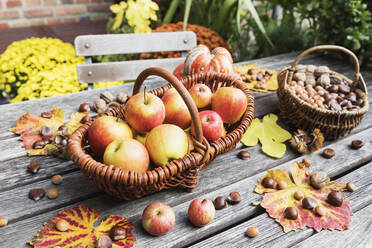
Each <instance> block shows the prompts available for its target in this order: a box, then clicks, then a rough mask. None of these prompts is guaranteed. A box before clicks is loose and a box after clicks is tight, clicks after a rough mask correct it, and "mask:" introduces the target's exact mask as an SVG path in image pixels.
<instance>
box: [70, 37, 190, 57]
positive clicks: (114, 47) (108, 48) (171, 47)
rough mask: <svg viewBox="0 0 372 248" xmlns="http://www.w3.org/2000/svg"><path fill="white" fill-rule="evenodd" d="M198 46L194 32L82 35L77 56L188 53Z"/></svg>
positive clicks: (76, 46) (77, 44) (76, 44)
mask: <svg viewBox="0 0 372 248" xmlns="http://www.w3.org/2000/svg"><path fill="white" fill-rule="evenodd" d="M195 45H196V35H195V33H194V32H190V31H186V32H159V33H149V34H105V35H81V36H78V37H76V39H75V50H76V55H77V56H94V55H107V54H129V53H142V52H161V51H186V50H190V49H191V48H193V47H194V46H195Z"/></svg>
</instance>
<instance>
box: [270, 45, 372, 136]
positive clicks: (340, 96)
mask: <svg viewBox="0 0 372 248" xmlns="http://www.w3.org/2000/svg"><path fill="white" fill-rule="evenodd" d="M317 50H337V51H341V52H344V53H346V54H347V55H349V56H350V57H351V58H352V61H353V63H354V66H355V73H354V80H350V79H348V78H347V77H345V76H343V75H342V74H339V73H337V72H334V71H331V70H330V69H329V68H328V67H327V66H315V65H301V64H298V63H299V61H300V60H301V59H302V58H303V57H304V56H305V55H307V54H309V53H311V52H314V51H317ZM278 83H279V88H278V91H277V94H278V98H279V102H278V104H279V110H280V115H281V116H282V118H283V119H284V121H285V122H286V123H287V124H289V125H292V126H294V127H295V128H299V129H303V130H306V131H309V132H310V131H312V130H313V129H314V128H319V129H320V130H321V131H322V133H323V134H324V137H325V138H326V139H327V140H334V139H337V138H339V137H342V136H344V135H345V134H347V133H349V132H350V131H351V130H352V129H353V128H354V127H356V126H357V125H359V123H360V122H361V120H362V118H363V116H364V114H365V113H367V111H368V108H369V102H368V92H367V87H366V84H365V82H364V80H363V77H362V75H361V74H360V72H359V62H358V59H357V57H356V56H355V55H354V53H352V52H351V51H349V50H348V49H346V48H343V47H340V46H333V45H325V46H316V47H312V48H310V49H308V50H306V51H304V52H303V53H301V54H300V55H299V56H298V57H297V58H296V60H295V61H294V62H293V64H292V65H291V66H290V67H287V68H284V69H282V70H281V71H280V72H279V74H278Z"/></svg>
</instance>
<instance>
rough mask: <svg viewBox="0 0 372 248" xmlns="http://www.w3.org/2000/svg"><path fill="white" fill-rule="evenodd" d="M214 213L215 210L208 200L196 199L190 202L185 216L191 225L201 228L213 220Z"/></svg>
mask: <svg viewBox="0 0 372 248" xmlns="http://www.w3.org/2000/svg"><path fill="white" fill-rule="evenodd" d="M215 213H216V209H215V208H214V205H213V203H212V202H211V201H210V200H208V199H202V198H196V199H194V200H193V201H192V202H191V204H190V206H189V210H188V212H187V215H188V216H189V220H190V222H191V223H192V224H194V225H195V226H198V227H202V226H205V225H207V224H208V223H209V222H211V221H212V220H213V219H214V215H215Z"/></svg>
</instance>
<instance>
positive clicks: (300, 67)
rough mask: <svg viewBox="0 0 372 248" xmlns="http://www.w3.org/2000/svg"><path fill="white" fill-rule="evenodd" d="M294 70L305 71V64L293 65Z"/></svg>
mask: <svg viewBox="0 0 372 248" xmlns="http://www.w3.org/2000/svg"><path fill="white" fill-rule="evenodd" d="M295 70H296V72H305V71H306V65H301V64H299V65H296V67H295Z"/></svg>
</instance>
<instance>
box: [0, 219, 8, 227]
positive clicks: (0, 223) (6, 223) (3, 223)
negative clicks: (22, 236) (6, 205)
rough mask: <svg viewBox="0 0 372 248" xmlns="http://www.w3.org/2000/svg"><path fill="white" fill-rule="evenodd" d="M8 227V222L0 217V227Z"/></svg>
mask: <svg viewBox="0 0 372 248" xmlns="http://www.w3.org/2000/svg"><path fill="white" fill-rule="evenodd" d="M6 225H8V220H7V219H6V218H4V217H0V227H3V226H6Z"/></svg>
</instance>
